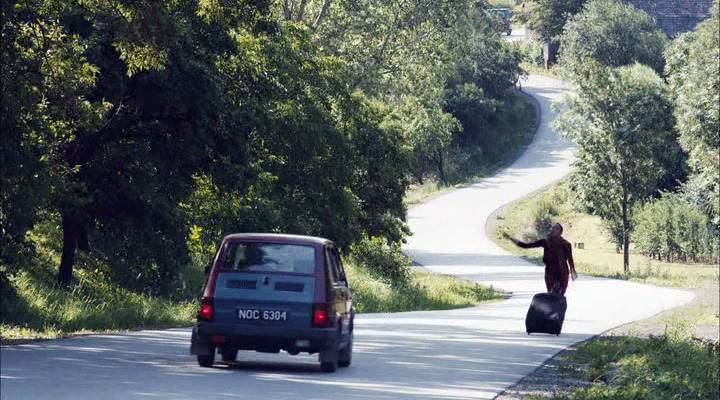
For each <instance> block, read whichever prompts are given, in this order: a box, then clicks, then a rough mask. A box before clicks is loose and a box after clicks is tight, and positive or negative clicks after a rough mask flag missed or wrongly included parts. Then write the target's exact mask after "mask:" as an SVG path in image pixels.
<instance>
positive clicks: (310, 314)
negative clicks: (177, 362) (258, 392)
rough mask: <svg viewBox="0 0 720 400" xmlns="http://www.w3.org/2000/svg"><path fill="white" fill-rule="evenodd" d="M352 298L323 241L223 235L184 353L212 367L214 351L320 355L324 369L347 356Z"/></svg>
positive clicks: (229, 356) (229, 357)
mask: <svg viewBox="0 0 720 400" xmlns="http://www.w3.org/2000/svg"><path fill="white" fill-rule="evenodd" d="M354 316H355V313H354V311H353V307H352V296H351V294H350V288H349V285H348V281H347V278H346V276H345V271H344V270H343V267H342V262H341V260H340V255H339V253H338V250H337V248H336V247H335V245H334V244H333V242H331V241H330V240H327V239H322V238H317V237H310V236H296V235H279V234H256V233H247V234H234V235H229V236H226V237H225V238H224V239H223V242H222V245H221V246H220V249H219V250H218V253H217V255H216V256H215V259H214V261H213V263H212V265H211V266H210V267H209V271H208V278H207V282H206V284H205V289H204V293H203V297H202V303H201V306H200V309H199V311H198V316H197V325H196V326H195V327H194V328H193V332H192V344H191V347H190V352H191V353H192V354H194V355H196V356H197V360H198V364H200V365H201V366H203V367H210V366H212V365H213V363H214V360H215V353H216V352H219V353H220V355H221V356H222V360H223V361H225V362H233V361H235V359H236V357H237V353H238V350H256V351H260V352H269V353H277V352H279V351H280V350H285V351H287V352H288V353H290V354H293V355H294V354H298V353H301V352H306V353H310V354H314V353H319V361H320V366H321V369H322V370H323V371H326V372H333V371H335V369H336V368H337V367H338V366H340V367H347V366H349V365H350V363H351V361H352V344H353V320H354Z"/></svg>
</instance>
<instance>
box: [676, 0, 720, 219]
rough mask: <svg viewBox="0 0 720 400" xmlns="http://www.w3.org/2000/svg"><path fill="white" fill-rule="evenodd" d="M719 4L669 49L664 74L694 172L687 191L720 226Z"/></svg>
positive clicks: (682, 139) (683, 143)
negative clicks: (707, 16)
mask: <svg viewBox="0 0 720 400" xmlns="http://www.w3.org/2000/svg"><path fill="white" fill-rule="evenodd" d="M718 25H720V18H718V2H717V1H716V2H715V4H714V5H713V8H712V17H711V18H710V19H708V20H707V21H704V22H702V23H701V24H700V25H698V27H697V28H696V29H695V31H694V32H690V33H687V34H684V35H682V36H680V37H678V38H677V39H676V40H675V42H674V43H673V44H672V46H670V48H669V49H668V52H667V54H666V56H667V66H666V69H665V71H666V74H667V76H668V81H669V83H670V89H671V91H672V93H673V97H674V99H675V117H676V119H677V129H678V131H679V132H680V143H681V144H682V146H683V148H684V149H685V150H686V151H687V152H688V153H689V156H690V160H689V163H690V166H691V168H692V172H693V174H692V176H691V182H690V184H689V185H688V189H690V191H692V192H694V193H695V194H696V196H694V197H696V199H695V200H696V201H697V203H698V204H699V205H700V206H702V207H703V208H704V209H705V210H706V211H707V213H708V214H709V215H710V217H711V218H712V219H713V221H714V223H715V224H716V226H720V107H718V104H720V68H719V67H718V60H720V42H719V41H718Z"/></svg>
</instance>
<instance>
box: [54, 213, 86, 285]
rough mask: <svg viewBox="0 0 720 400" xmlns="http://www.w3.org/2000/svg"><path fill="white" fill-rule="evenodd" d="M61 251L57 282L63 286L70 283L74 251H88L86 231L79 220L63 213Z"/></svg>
mask: <svg viewBox="0 0 720 400" xmlns="http://www.w3.org/2000/svg"><path fill="white" fill-rule="evenodd" d="M62 228H63V251H62V256H61V258H60V268H58V275H57V280H58V283H59V284H61V285H63V286H68V285H70V283H72V279H73V267H74V266H75V251H76V249H80V250H83V251H90V246H89V243H88V237H87V230H86V229H85V226H84V225H83V223H82V222H81V220H80V219H79V218H77V217H75V216H72V215H70V214H67V213H63V217H62Z"/></svg>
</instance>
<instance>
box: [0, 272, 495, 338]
mask: <svg viewBox="0 0 720 400" xmlns="http://www.w3.org/2000/svg"><path fill="white" fill-rule="evenodd" d="M347 274H348V277H349V279H350V282H351V286H352V289H353V295H354V301H355V308H356V310H357V311H358V312H363V313H368V312H399V311H417V310H446V309H452V308H460V307H469V306H473V305H477V304H479V303H481V302H484V301H488V300H494V299H499V298H501V297H502V293H500V292H498V291H495V290H493V289H492V288H488V287H485V286H482V285H479V284H476V283H473V282H469V281H465V280H462V279H459V278H455V277H452V276H447V275H441V274H435V273H431V272H426V271H422V270H418V269H414V270H413V271H412V272H411V274H410V279H409V282H408V283H406V284H404V285H391V284H389V283H387V282H386V281H385V280H382V279H380V278H378V277H376V276H374V275H373V274H371V273H370V272H369V271H367V270H366V269H364V268H362V267H355V266H353V265H348V266H347ZM76 278H77V283H76V284H75V285H73V286H72V287H71V288H69V289H63V288H61V287H59V286H58V285H57V284H55V280H54V275H53V274H52V271H50V270H49V269H48V270H43V269H39V270H37V269H36V270H34V271H33V273H32V274H31V273H30V272H28V271H24V272H22V273H20V274H18V275H17V276H15V277H14V278H12V279H11V280H9V281H6V282H5V283H4V287H3V288H2V297H1V298H0V305H1V308H2V313H1V314H2V319H1V320H0V342H1V343H2V344H18V343H24V342H27V341H30V340H37V339H54V338H59V337H65V336H71V335H78V334H86V333H98V332H112V331H122V330H129V329H141V328H143V329H159V328H170V327H177V326H188V325H191V324H193V323H194V321H195V312H196V311H197V302H196V301H190V300H185V301H179V300H173V299H168V298H163V297H155V296H149V295H145V294H139V293H134V292H131V291H128V290H126V289H123V288H120V287H118V286H116V285H113V284H110V283H109V281H108V279H106V278H104V277H103V276H102V274H99V273H98V272H96V271H85V270H77V271H76Z"/></svg>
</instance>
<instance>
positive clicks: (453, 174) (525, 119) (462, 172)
mask: <svg viewBox="0 0 720 400" xmlns="http://www.w3.org/2000/svg"><path fill="white" fill-rule="evenodd" d="M538 117H539V116H538V115H537V110H536V104H535V103H534V100H533V99H531V98H530V97H529V96H527V95H525V94H520V93H514V94H513V95H512V97H511V100H510V101H509V102H508V104H507V106H506V107H504V108H503V109H502V111H501V112H499V114H498V122H497V123H495V124H494V128H493V132H489V133H488V136H489V137H493V138H496V139H495V140H494V141H493V142H492V143H490V144H488V146H487V147H486V148H485V149H484V150H483V153H482V154H480V155H477V154H474V153H473V150H474V149H472V150H469V149H464V148H453V149H451V150H450V154H449V155H448V161H447V165H448V166H447V171H446V175H447V180H448V181H447V182H446V183H442V182H440V181H439V180H438V179H437V178H436V177H429V178H427V179H425V180H424V182H423V183H422V184H418V183H416V184H413V185H411V186H410V188H409V189H408V191H407V192H406V193H405V204H407V205H413V204H417V203H420V202H422V201H424V200H426V199H428V198H429V197H431V196H435V195H438V194H440V193H443V192H446V191H448V190H452V189H453V188H455V187H457V186H458V185H463V184H467V183H470V182H474V181H476V180H478V179H481V178H484V177H486V176H489V175H492V174H493V173H495V172H496V171H497V170H499V169H500V168H502V167H504V166H506V165H507V164H509V163H510V162H512V161H513V160H515V159H516V158H517V157H518V155H519V154H520V153H521V152H522V151H523V150H524V149H525V147H526V146H527V145H528V144H529V143H530V141H532V138H533V136H534V135H535V129H536V122H537V118H538Z"/></svg>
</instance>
